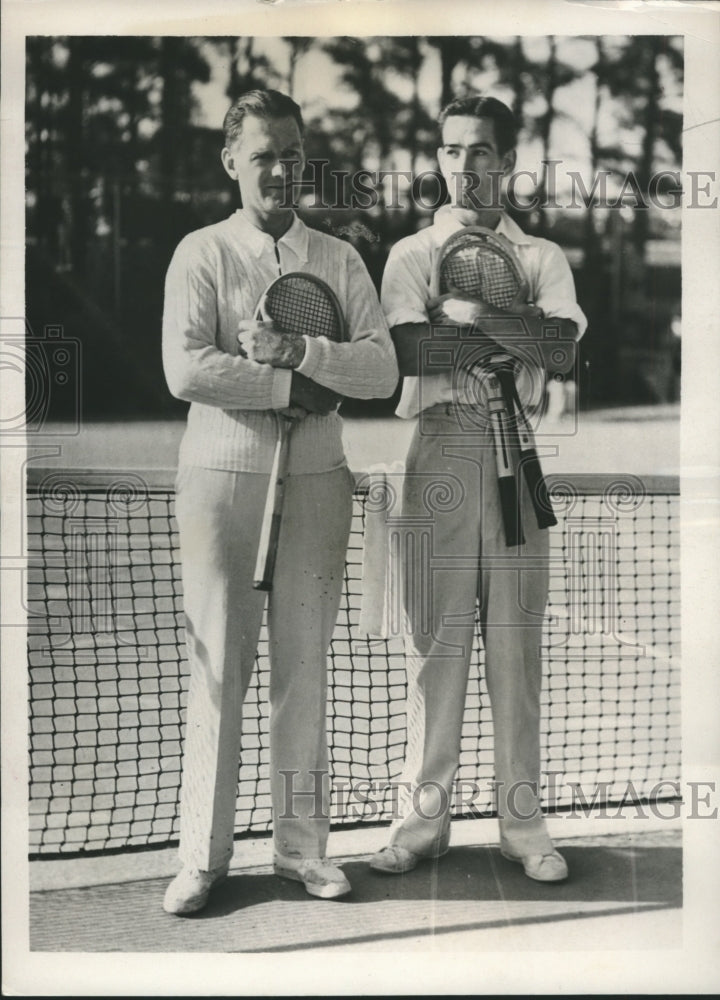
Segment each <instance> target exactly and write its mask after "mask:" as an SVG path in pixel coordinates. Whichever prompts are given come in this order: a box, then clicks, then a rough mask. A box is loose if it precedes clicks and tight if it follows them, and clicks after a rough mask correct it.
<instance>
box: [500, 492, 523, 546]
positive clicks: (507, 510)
mask: <svg viewBox="0 0 720 1000" xmlns="http://www.w3.org/2000/svg"><path fill="white" fill-rule="evenodd" d="M498 488H499V490H500V509H501V510H502V518H503V525H504V528H505V544H506V545H507V547H508V548H514V547H515V546H517V545H524V544H525V536H524V535H523V530H522V525H521V524H520V497H519V495H518V488H517V482H516V480H515V476H501V477H498Z"/></svg>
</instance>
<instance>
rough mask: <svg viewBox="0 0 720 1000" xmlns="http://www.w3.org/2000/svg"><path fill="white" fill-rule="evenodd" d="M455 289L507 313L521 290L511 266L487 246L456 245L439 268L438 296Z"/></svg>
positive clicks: (502, 255) (520, 283)
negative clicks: (506, 310) (505, 310)
mask: <svg viewBox="0 0 720 1000" xmlns="http://www.w3.org/2000/svg"><path fill="white" fill-rule="evenodd" d="M451 287H453V288H457V289H458V290H459V291H460V292H463V293H464V294H465V295H473V296H477V297H479V298H481V299H482V300H483V302H487V303H488V304H489V305H492V306H495V307H497V308H499V309H507V308H508V307H509V306H510V305H511V304H512V302H513V301H514V299H515V297H516V295H517V293H518V292H519V291H520V289H521V287H522V282H521V280H520V278H519V276H518V274H517V271H516V270H515V268H514V267H513V265H512V262H511V261H509V260H508V259H507V257H506V256H505V254H504V253H501V252H499V251H497V250H496V249H494V248H493V247H491V246H488V245H479V244H476V243H475V244H471V243H468V244H467V245H465V246H463V245H460V246H458V247H456V248H453V249H451V250H450V251H449V253H448V254H447V256H446V257H445V258H444V259H443V261H442V263H441V265H440V293H441V294H445V293H446V292H448V291H450V288H451Z"/></svg>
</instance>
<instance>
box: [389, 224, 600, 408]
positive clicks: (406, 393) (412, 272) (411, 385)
mask: <svg viewBox="0 0 720 1000" xmlns="http://www.w3.org/2000/svg"><path fill="white" fill-rule="evenodd" d="M462 228H463V227H462V224H461V223H459V222H458V221H457V218H456V217H455V216H454V214H453V213H452V212H451V210H450V208H449V206H444V207H443V208H441V209H440V210H439V211H438V212H437V213H436V215H435V219H434V221H433V224H432V225H431V226H428V227H427V228H426V229H421V230H420V232H418V233H415V234H414V235H412V236H407V237H406V238H405V239H403V240H400V241H399V242H398V243H396V244H395V246H394V247H393V248H392V250H391V251H390V255H389V257H388V261H387V264H386V266H385V272H384V274H383V282H382V294H381V301H382V305H383V309H384V310H385V316H386V318H387V321H388V326H389V327H390V328H391V329H392V327H394V326H399V325H400V324H401V323H427V322H428V315H427V312H426V311H425V303H426V302H427V300H428V299H429V298H430V295H431V292H430V283H431V275H432V271H433V265H434V263H435V258H436V255H437V252H438V249H439V248H440V246H442V244H443V243H444V242H445V240H446V239H448V237H449V236H450V235H451V234H452V233H454V232H456V231H457V230H459V229H462ZM496 232H498V233H500V234H502V235H503V236H506V237H507V239H508V240H510V242H511V243H512V245H513V249H514V251H515V253H516V255H517V257H518V260H519V262H520V265H521V267H522V269H523V271H524V272H525V275H526V277H527V279H528V285H529V300H530V301H531V302H533V303H534V304H535V305H536V306H538V307H539V308H540V309H542V311H543V313H544V314H545V316H546V317H547V318H552V317H557V318H563V319H569V320H572V321H573V323H575V325H576V326H577V328H578V339H579V337H580V336H582V334H583V333H584V332H585V329H586V328H587V320H586V319H585V315H584V314H583V312H582V310H581V309H580V307H579V306H578V304H577V300H576V298H575V283H574V281H573V276H572V272H571V270H570V265H569V264H568V262H567V259H566V258H565V255H564V254H563V252H562V250H561V249H560V247H559V246H557V244H556V243H551V242H550V240H545V239H540V238H539V237H537V236H528V235H527V233H524V232H523V231H522V229H520V227H519V226H518V225H517V224H516V223H515V222H514V221H513V220H512V219H511V218H509V217H508V216H506V215H505V214H503V215H501V217H500V222H499V223H498V225H497V227H496ZM541 381H542V377H541V373H540V372H539V371H534V372H533V371H530V370H529V369H528V366H523V367H521V370H520V374H519V376H518V379H517V384H518V393H519V396H520V399H521V401H522V402H523V404H525V405H532V403H533V402H535V401H536V400H537V390H538V386H539V385H540V384H541ZM421 383H422V384H421ZM476 402H477V395H472V396H468V395H467V394H466V393H465V394H464V393H463V390H462V388H460V389H459V388H458V386H457V385H453V376H452V375H451V374H449V373H443V374H439V375H424V376H422V378H421V377H419V376H406V377H405V378H404V379H403V389H402V394H401V397H400V403H399V405H398V408H397V410H396V413H397V415H398V416H399V417H404V418H406V419H409V418H411V417H415V416H417V414H418V413H419V412H420V411H421V410H425V409H428V408H429V407H431V406H435V405H436V404H438V403H468V404H474V403H476Z"/></svg>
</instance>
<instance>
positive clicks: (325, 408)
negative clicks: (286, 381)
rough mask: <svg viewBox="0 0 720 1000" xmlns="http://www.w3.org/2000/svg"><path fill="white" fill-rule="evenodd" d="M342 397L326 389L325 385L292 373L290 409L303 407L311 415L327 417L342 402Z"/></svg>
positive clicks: (297, 373) (298, 373)
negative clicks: (316, 414)
mask: <svg viewBox="0 0 720 1000" xmlns="http://www.w3.org/2000/svg"><path fill="white" fill-rule="evenodd" d="M340 398H341V397H340V396H338V395H337V393H335V392H332V390H330V389H326V388H325V386H324V385H319V384H318V383H317V382H313V380H312V379H310V378H307V376H305V375H301V374H300V372H293V373H292V382H291V383H290V408H291V409H294V408H295V407H298V406H300V407H302V408H303V409H304V410H306V411H308V412H309V413H319V414H321V415H325V414H326V413H330V411H331V410H334V409H335V407H336V406H337V404H338V403H339V402H340Z"/></svg>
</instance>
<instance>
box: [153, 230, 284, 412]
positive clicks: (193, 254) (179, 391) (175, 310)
mask: <svg viewBox="0 0 720 1000" xmlns="http://www.w3.org/2000/svg"><path fill="white" fill-rule="evenodd" d="M214 257H215V254H214V253H213V250H212V247H211V245H209V244H207V243H201V242H199V241H198V240H197V239H195V238H193V234H191V235H190V236H189V237H186V238H185V239H184V240H183V241H182V242H181V243H180V244H179V246H178V248H177V250H176V251H175V254H174V256H173V258H172V261H171V262H170V267H169V268H168V272H167V277H166V280H165V302H164V308H163V336H162V350H163V367H164V370H165V378H166V380H167V384H168V388H169V389H170V392H171V393H172V394H173V396H176V397H177V398H178V399H184V400H187V401H189V402H196V403H204V404H206V405H208V406H218V407H221V408H222V409H226V410H232V409H239V410H270V409H282V408H283V407H285V406H287V405H288V403H289V400H290V381H291V372H290V371H289V370H286V369H281V368H270V367H269V366H268V365H261V364H258V363H257V362H254V361H249V360H246V359H245V358H241V357H240V356H239V355H238V356H236V355H231V354H228V353H227V352H226V351H222V350H220V349H219V348H218V346H217V338H216V331H217V325H218V304H217V294H218V289H217V285H218V280H217V273H218V263H217V261H216V260H215V259H214Z"/></svg>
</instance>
